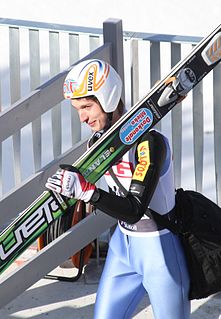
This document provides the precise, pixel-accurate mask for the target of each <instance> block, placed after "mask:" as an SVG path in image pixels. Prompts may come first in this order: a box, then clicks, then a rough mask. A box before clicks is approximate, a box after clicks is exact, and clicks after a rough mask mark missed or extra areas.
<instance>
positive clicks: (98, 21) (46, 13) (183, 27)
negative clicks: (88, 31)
mask: <svg viewBox="0 0 221 319" xmlns="http://www.w3.org/2000/svg"><path fill="white" fill-rule="evenodd" d="M220 8H221V2H220V0H213V1H212V2H211V3H209V2H207V1H202V0H195V1H193V0H137V1H131V0H120V1H119V0H110V1H107V0H83V1H74V0H63V1H59V0H28V1H27V0H17V1H16V0H8V1H1V2H0V17H2V18H13V19H23V20H34V21H42V22H52V23H61V24H72V25H79V26H87V27H98V28H102V23H103V21H105V20H106V19H108V18H118V19H122V20H123V28H124V30H125V31H142V32H150V33H166V34H180V35H196V36H205V35H207V34H208V33H209V32H210V31H212V30H213V29H214V28H215V27H216V26H217V25H219V24H220V23H221V21H220Z"/></svg>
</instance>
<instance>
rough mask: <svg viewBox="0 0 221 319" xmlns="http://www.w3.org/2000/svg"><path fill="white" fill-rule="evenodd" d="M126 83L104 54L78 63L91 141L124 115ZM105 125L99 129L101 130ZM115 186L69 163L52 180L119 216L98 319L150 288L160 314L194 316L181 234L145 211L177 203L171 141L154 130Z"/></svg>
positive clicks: (131, 154) (124, 316)
mask: <svg viewBox="0 0 221 319" xmlns="http://www.w3.org/2000/svg"><path fill="white" fill-rule="evenodd" d="M121 90H122V83H121V79H120V77H119V75H118V74H117V73H116V71H115V70H114V69H113V68H112V67H111V66H110V65H109V64H107V63H105V62H104V61H100V60H87V61H84V62H81V63H79V64H78V65H76V66H74V67H73V69H72V70H71V71H70V72H69V74H68V75H67V77H66V80H65V83H64V97H65V98H67V99H70V100H71V103H72V105H73V107H74V108H75V109H76V110H77V111H78V114H79V118H80V121H81V122H82V123H83V122H84V123H86V124H87V125H89V126H90V128H91V129H92V131H94V132H95V134H94V135H93V136H92V138H91V140H90V143H89V144H90V145H91V144H93V142H94V141H96V139H97V138H98V136H100V135H101V134H102V133H103V132H105V131H106V130H108V129H109V128H110V126H111V125H113V124H114V123H115V122H116V121H117V120H118V119H119V118H120V117H121V116H122V114H123V112H124V106H123V103H122V101H121ZM97 132H99V133H97ZM105 179H106V181H107V184H108V186H109V188H110V193H107V192H105V191H103V190H101V189H98V188H97V187H96V186H95V185H93V184H91V183H89V182H87V181H86V180H85V179H84V177H83V176H82V175H81V174H80V173H79V172H78V171H77V170H76V169H75V168H73V167H72V166H70V165H62V166H61V169H59V170H58V171H57V173H56V174H55V175H54V176H52V177H51V178H49V179H48V181H47V184H46V186H47V187H48V188H49V189H51V190H53V191H55V192H58V193H60V194H63V195H64V196H67V197H74V198H76V199H81V200H84V201H85V202H91V203H92V204H93V205H94V206H95V207H97V208H99V209H100V210H102V211H103V212H105V213H106V214H108V215H110V216H112V217H115V218H117V219H118V220H119V222H118V226H117V227H116V230H115V232H114V234H113V236H112V238H111V241H110V244H109V250H108V255H107V258H106V262H105V267H104V270H103V274H102V276H101V280H100V283H99V288H98V292H97V298H96V305H95V311H94V319H113V318H117V319H129V318H132V315H133V312H134V310H135V309H136V307H137V305H138V304H139V302H140V301H141V299H142V298H143V296H144V294H145V293H146V292H147V293H148V295H149V298H150V302H151V305H152V309H153V313H154V318H155V319H165V318H168V319H189V318H190V303H189V300H188V291H189V276H188V272H187V269H186V263H185V257H184V255H183V250H182V247H181V245H180V242H179V239H178V238H177V236H176V235H175V234H173V233H172V232H170V231H169V230H168V229H165V228H164V229H163V228H162V227H160V226H159V225H157V223H156V222H155V221H154V220H153V219H151V218H149V217H148V216H147V215H146V214H145V213H147V212H148V208H151V209H152V210H154V211H156V212H157V213H159V214H161V215H164V214H166V213H168V212H169V211H171V210H172V208H173V207H174V205H175V189H174V183H173V165H172V156H171V150H170V147H169V144H168V140H167V139H166V137H165V136H163V135H162V134H161V133H159V132H157V131H155V130H151V131H150V132H148V133H146V134H144V135H143V136H142V138H140V139H139V141H138V142H137V143H136V144H135V145H134V146H133V147H132V148H131V149H130V150H129V151H128V152H127V153H126V154H125V155H124V156H123V157H122V159H121V160H120V161H119V162H118V163H116V164H115V165H113V167H112V168H111V169H110V170H109V171H108V172H107V173H106V174H105Z"/></svg>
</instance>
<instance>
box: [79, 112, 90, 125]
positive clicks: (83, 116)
mask: <svg viewBox="0 0 221 319" xmlns="http://www.w3.org/2000/svg"><path fill="white" fill-rule="evenodd" d="M79 118H80V121H81V123H84V122H86V121H87V119H88V116H87V113H86V112H85V110H80V111H79Z"/></svg>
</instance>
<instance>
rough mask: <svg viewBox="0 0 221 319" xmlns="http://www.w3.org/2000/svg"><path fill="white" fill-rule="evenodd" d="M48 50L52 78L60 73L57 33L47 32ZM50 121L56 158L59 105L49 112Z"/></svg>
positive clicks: (58, 139) (57, 151)
mask: <svg viewBox="0 0 221 319" xmlns="http://www.w3.org/2000/svg"><path fill="white" fill-rule="evenodd" d="M49 49H50V76H54V75H56V74H58V73H59V72H60V49H59V33H58V32H49ZM51 120H52V140H53V155H54V158H56V157H57V156H58V155H60V154H61V149H62V142H61V141H62V135H61V104H60V103H59V104H57V105H55V106H54V107H53V109H52V111H51Z"/></svg>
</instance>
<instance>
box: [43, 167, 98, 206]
mask: <svg viewBox="0 0 221 319" xmlns="http://www.w3.org/2000/svg"><path fill="white" fill-rule="evenodd" d="M45 186H46V187H47V188H48V189H50V190H52V191H53V192H56V193H59V194H61V195H64V196H66V197H70V198H72V197H74V198H76V199H80V200H83V201H85V202H89V201H90V199H91V197H92V195H93V193H94V191H95V189H96V186H95V185H94V184H91V183H89V182H87V181H86V180H85V178H84V177H83V176H82V175H81V173H80V172H79V171H78V169H76V168H75V167H73V166H71V165H60V169H59V170H57V172H56V173H55V175H53V176H52V177H49V178H48V180H47V183H46V184H45Z"/></svg>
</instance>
